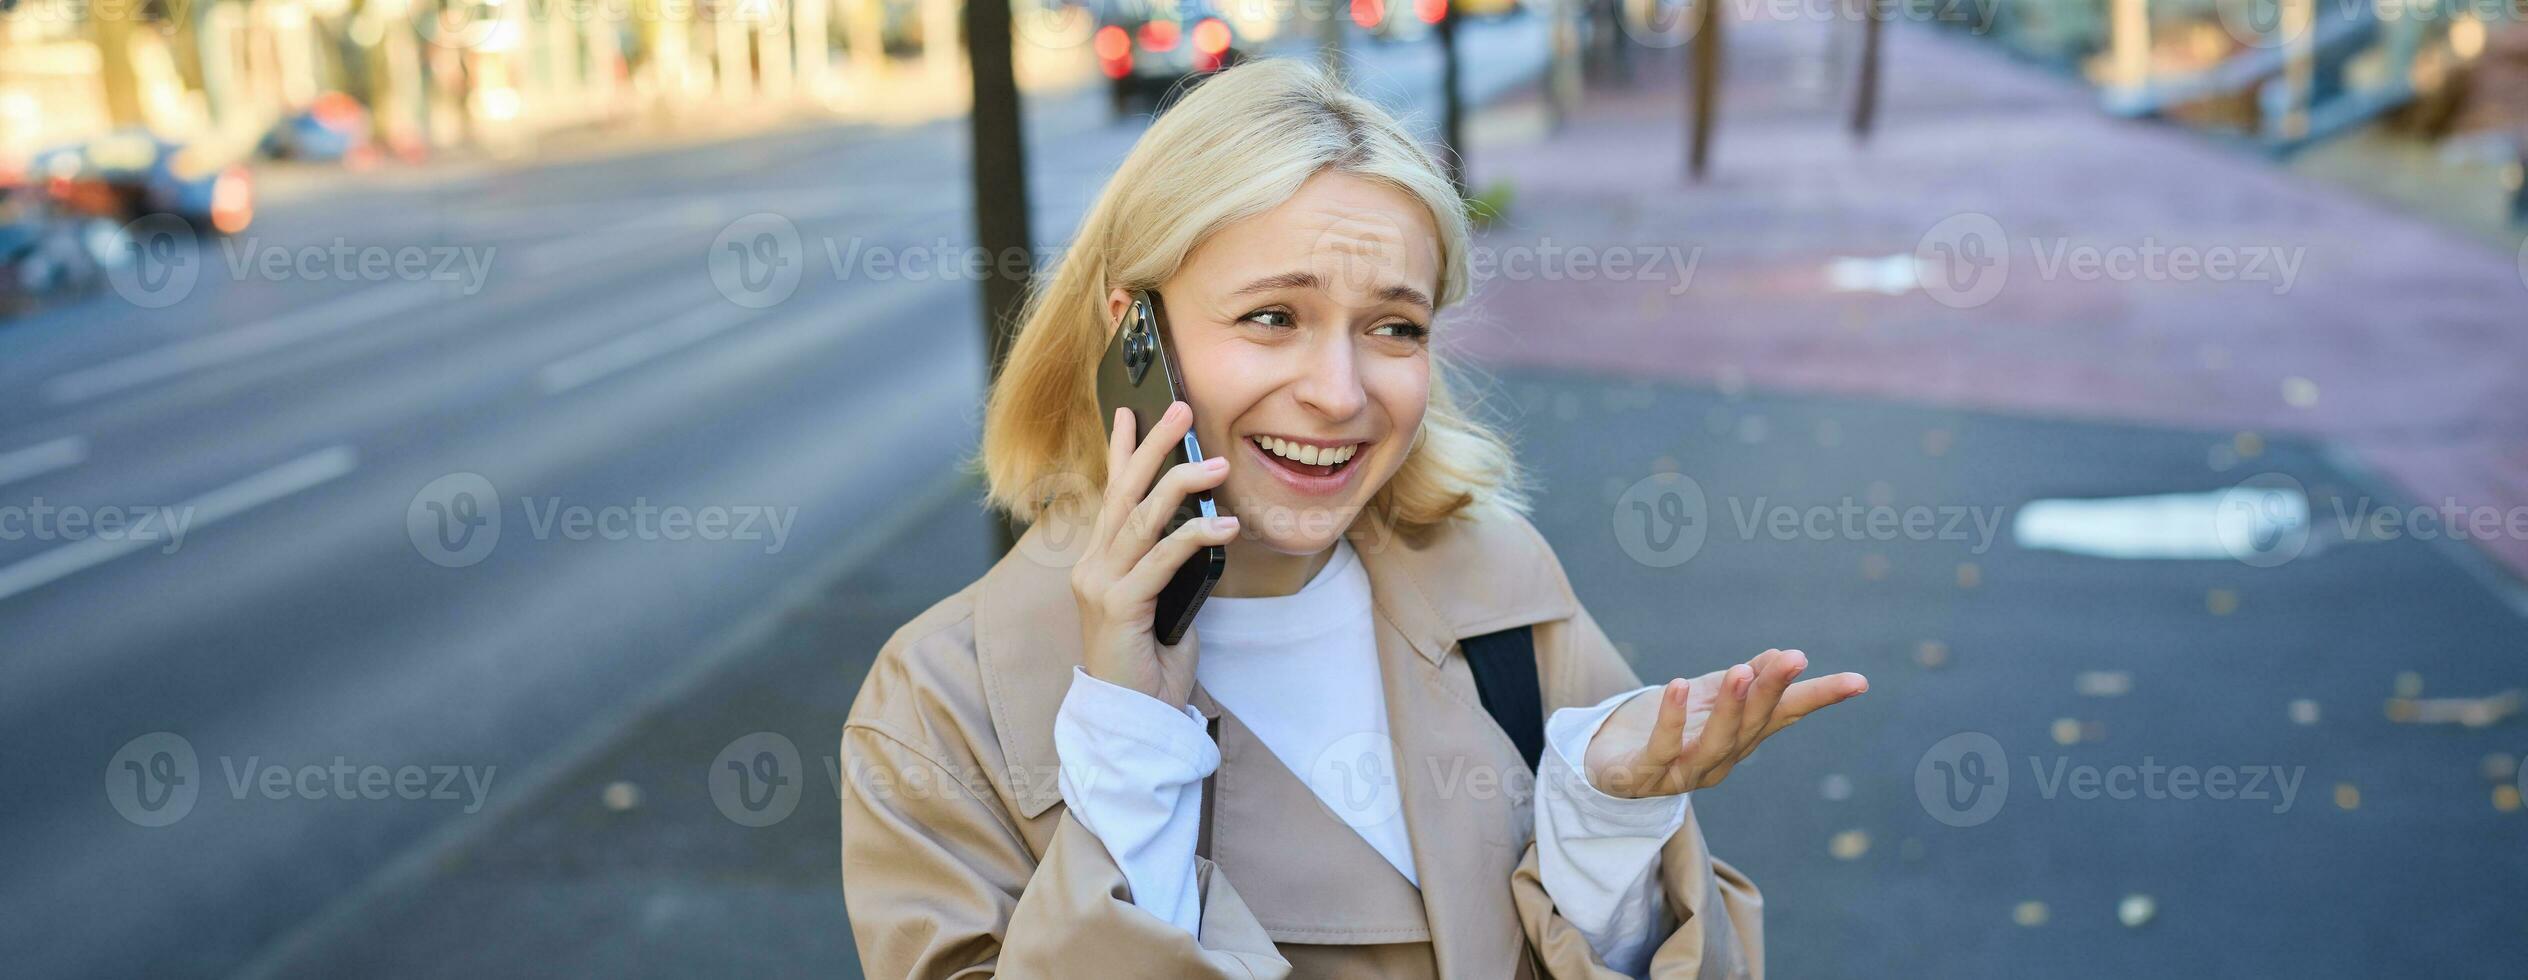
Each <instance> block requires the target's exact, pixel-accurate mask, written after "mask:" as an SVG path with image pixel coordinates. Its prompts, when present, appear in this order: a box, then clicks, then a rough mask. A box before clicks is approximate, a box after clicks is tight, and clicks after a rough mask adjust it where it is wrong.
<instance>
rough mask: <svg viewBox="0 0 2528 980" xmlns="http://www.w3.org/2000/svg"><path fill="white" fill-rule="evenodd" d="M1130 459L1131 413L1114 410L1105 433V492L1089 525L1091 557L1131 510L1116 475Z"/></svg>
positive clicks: (1128, 500)
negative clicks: (1111, 421)
mask: <svg viewBox="0 0 2528 980" xmlns="http://www.w3.org/2000/svg"><path fill="white" fill-rule="evenodd" d="M1131 459H1132V409H1129V408H1118V409H1115V418H1114V425H1113V426H1111V427H1110V428H1109V429H1108V431H1107V433H1106V490H1105V493H1104V494H1102V495H1101V496H1100V497H1099V499H1098V502H1097V517H1096V519H1095V520H1094V521H1092V522H1090V524H1089V538H1088V541H1089V548H1090V550H1091V552H1092V553H1094V552H1095V551H1096V550H1097V549H1098V548H1099V546H1101V545H1104V544H1105V543H1106V539H1108V538H1111V537H1114V536H1115V525H1117V524H1120V523H1122V522H1123V519H1124V514H1126V513H1128V512H1130V511H1131V510H1132V503H1133V498H1131V497H1128V496H1125V488H1124V483H1123V481H1122V480H1118V479H1115V474H1118V473H1121V472H1123V471H1124V467H1125V465H1126V464H1127V463H1128V462H1130V461H1131Z"/></svg>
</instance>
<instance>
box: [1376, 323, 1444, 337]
mask: <svg viewBox="0 0 2528 980" xmlns="http://www.w3.org/2000/svg"><path fill="white" fill-rule="evenodd" d="M1388 330H1392V331H1395V332H1394V333H1390V334H1387V336H1390V337H1403V338H1405V339H1407V340H1419V339H1421V338H1423V337H1428V336H1430V335H1431V328H1429V327H1426V326H1423V325H1421V324H1419V323H1414V322H1412V321H1410V320H1398V321H1396V322H1394V323H1382V324H1379V325H1378V328H1377V330H1375V331H1372V332H1373V333H1375V332H1379V331H1388Z"/></svg>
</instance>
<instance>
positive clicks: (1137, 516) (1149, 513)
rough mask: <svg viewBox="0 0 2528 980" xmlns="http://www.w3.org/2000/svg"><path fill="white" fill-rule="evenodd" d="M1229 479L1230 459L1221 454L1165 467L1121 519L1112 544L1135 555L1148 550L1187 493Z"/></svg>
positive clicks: (1162, 531)
mask: <svg viewBox="0 0 2528 980" xmlns="http://www.w3.org/2000/svg"><path fill="white" fill-rule="evenodd" d="M1228 479H1229V460H1228V458H1227V457H1223V456H1214V457H1212V458H1210V459H1200V460H1195V461H1193V462H1190V463H1178V464H1176V465H1175V466H1171V467H1168V471H1167V472H1166V473H1164V474H1161V475H1160V476H1159V482H1158V485H1156V486H1153V487H1151V488H1150V495H1149V496H1148V497H1146V498H1143V499H1142V501H1141V503H1140V504H1139V505H1137V506H1135V507H1133V509H1132V514H1131V516H1129V517H1126V518H1125V519H1124V526H1123V529H1122V530H1121V531H1119V532H1117V533H1116V535H1115V547H1116V548H1118V549H1121V550H1122V552H1123V554H1125V555H1130V556H1134V557H1138V556H1139V555H1140V554H1141V553H1142V552H1145V551H1148V550H1150V545H1151V543H1152V542H1154V541H1156V540H1158V538H1159V537H1160V535H1162V534H1164V533H1165V532H1166V531H1167V522H1168V519H1169V518H1171V517H1174V516H1176V511H1177V509H1178V508H1179V507H1181V506H1183V505H1184V503H1185V498H1186V497H1187V496H1190V495H1192V494H1193V493H1194V491H1197V490H1209V489H1211V488H1213V487H1216V486H1219V485H1220V484H1221V483H1223V482H1226V481H1227V480H1228Z"/></svg>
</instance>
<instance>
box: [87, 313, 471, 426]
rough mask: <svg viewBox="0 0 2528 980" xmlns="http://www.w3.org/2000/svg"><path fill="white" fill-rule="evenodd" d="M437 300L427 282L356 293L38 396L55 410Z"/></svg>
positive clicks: (112, 365)
mask: <svg viewBox="0 0 2528 980" xmlns="http://www.w3.org/2000/svg"><path fill="white" fill-rule="evenodd" d="M442 295H444V294H443V292H442V291H441V290H440V289H438V288H437V287H436V286H434V285H432V284H430V283H402V284H398V285H394V286H385V287H380V288H375V289H366V290H362V291H360V292H356V293H353V294H351V295H349V296H344V297H341V298H338V299H334V300H331V301H328V302H325V303H320V304H317V305H315V306H312V307H309V308H307V309H304V310H301V311H299V312H296V313H290V314H285V315H283V316H281V317H278V318H276V319H271V320H265V321H263V322H261V323H257V324H254V325H252V326H245V327H238V328H236V329H234V330H223V331H221V332H219V333H215V334H212V335H210V336H208V337H203V338H201V339H199V340H189V341H185V342H183V343H179V344H174V345H172V346H168V347H161V348H159V349H157V350H153V351H149V352H147V353H142V354H134V355H132V356H130V357H125V358H122V359H119V360H113V361H107V362H105V363H103V364H99V365H97V366H95V367H90V368H81V369H79V370H77V371H72V372H70V373H68V374H64V375H62V376H60V377H58V378H54V379H53V380H51V381H48V382H46V383H45V384H44V397H45V399H46V400H48V401H50V402H52V403H53V404H56V405H66V404H69V403H72V402H83V401H87V400H88V399H91V398H96V397H98V396H101V395H110V394H113V393H115V392H118V391H123V390H125V389H128V388H135V387H139V386H141V385H145V384H148V383H150V382H152V381H160V380H164V379H167V378H172V377H175V376H177V375H180V374H185V373H187V372H191V371H198V370H201V369H203V368H207V367H213V366H216V365H219V364H224V363H227V362H229V361H234V360H239V359H242V358H246V357H250V356H253V355H256V354H261V353H264V352H266V351H270V350H275V349H278V348H281V347H285V346H288V345H290V344H294V343H297V342H299V341H302V340H306V339H309V338H312V337H319V336H323V335H325V334H329V333H333V332H335V331H338V330H347V329H350V328H352V327H356V326H359V325H361V324H364V323H368V322H370V321H373V320H378V319H382V318H384V317H388V316H393V315H395V314H397V313H402V312H405V311H408V310H411V309H414V308H416V307H419V306H422V305H423V304H426V303H429V302H431V301H433V300H436V299H439V298H440V297H441V296H442Z"/></svg>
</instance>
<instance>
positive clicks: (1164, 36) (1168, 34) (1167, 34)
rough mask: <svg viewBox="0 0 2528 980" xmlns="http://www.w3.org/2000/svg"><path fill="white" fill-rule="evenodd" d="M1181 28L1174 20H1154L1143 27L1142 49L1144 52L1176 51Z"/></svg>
mask: <svg viewBox="0 0 2528 980" xmlns="http://www.w3.org/2000/svg"><path fill="white" fill-rule="evenodd" d="M1181 32H1182V29H1181V28H1178V27H1177V26H1176V22H1175V21H1172V20H1154V21H1150V22H1148V23H1145V24H1142V25H1141V48H1142V50H1144V51H1174V50H1176V41H1177V38H1178V36H1179V34H1180V33H1181Z"/></svg>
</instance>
